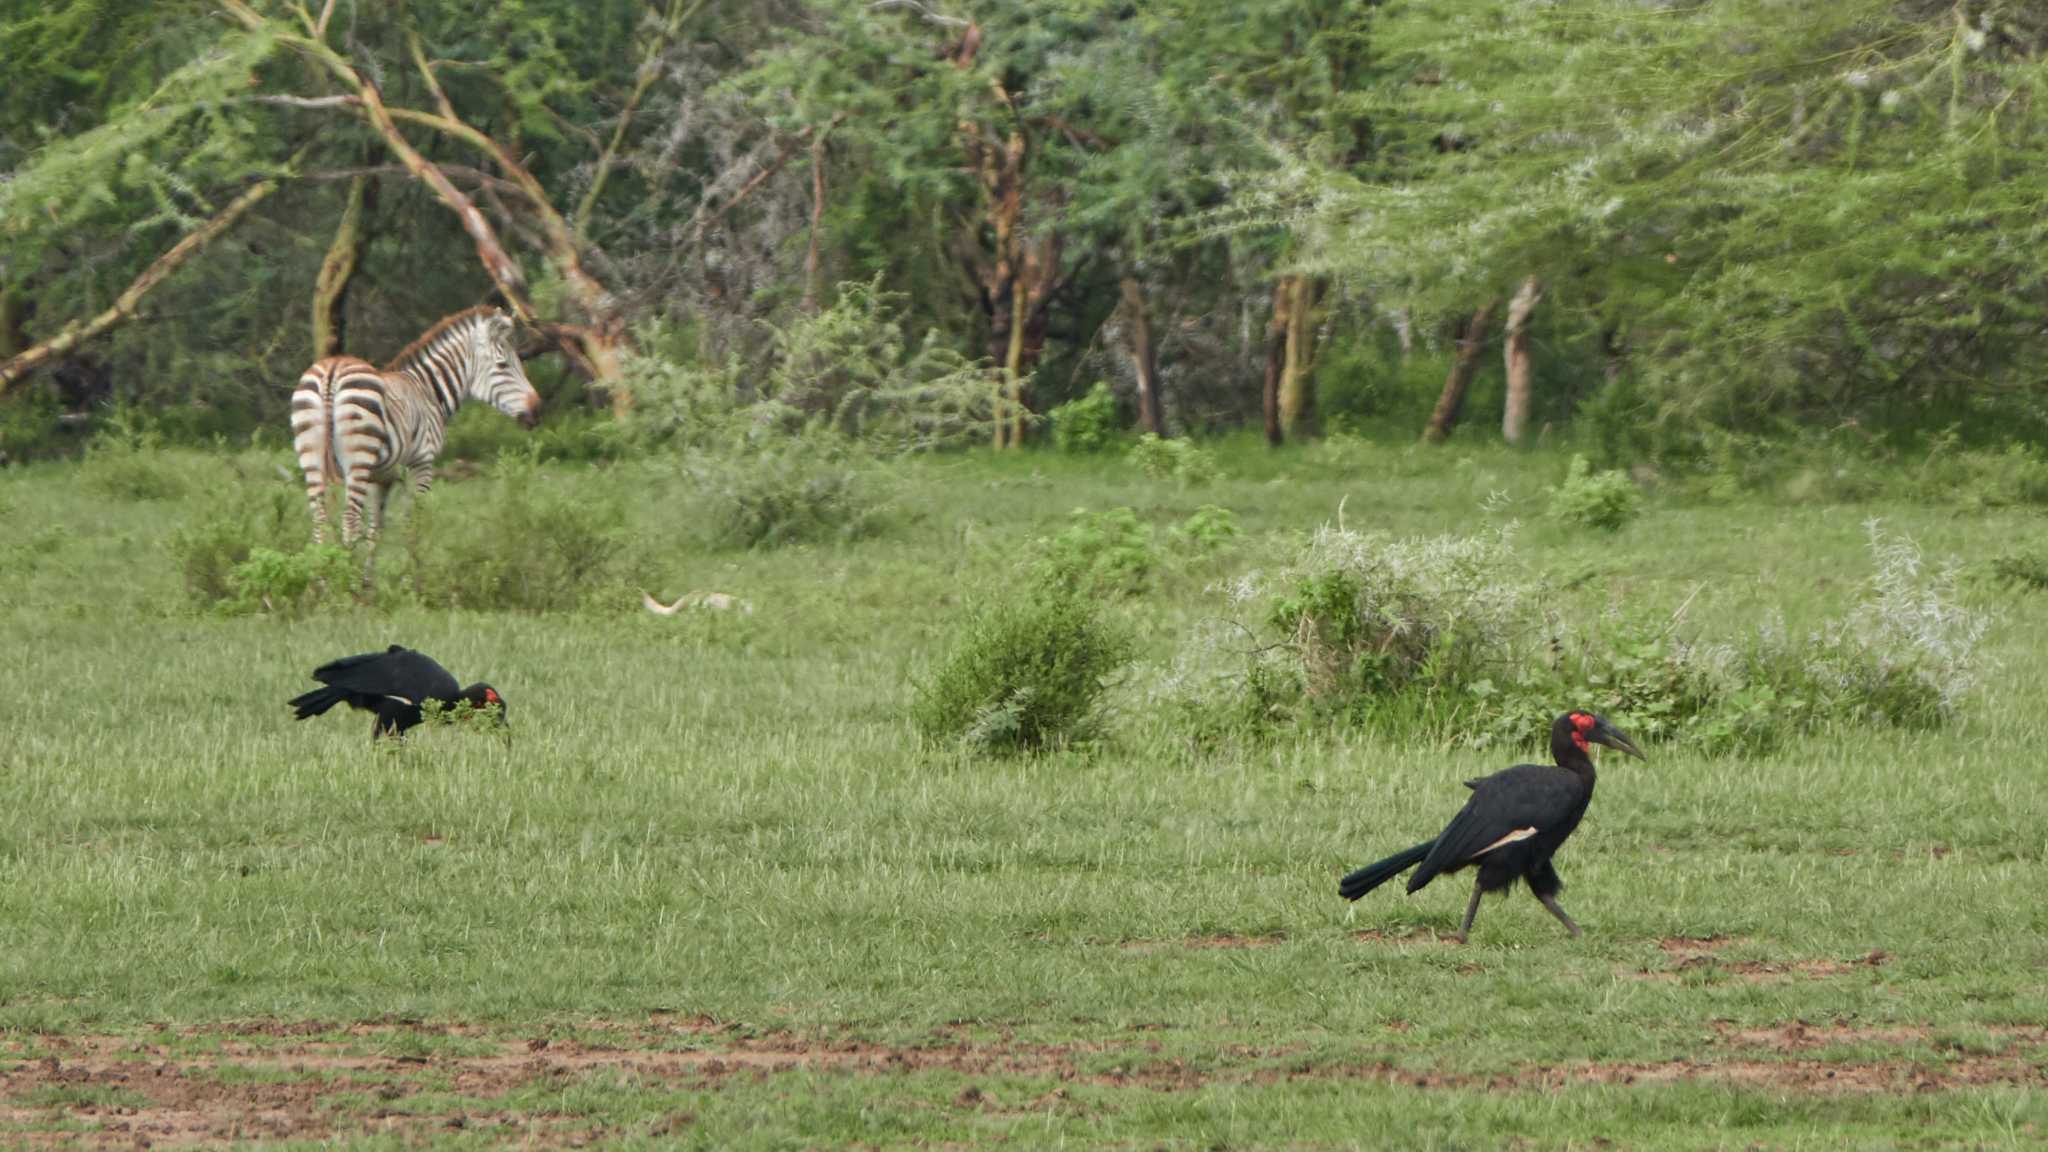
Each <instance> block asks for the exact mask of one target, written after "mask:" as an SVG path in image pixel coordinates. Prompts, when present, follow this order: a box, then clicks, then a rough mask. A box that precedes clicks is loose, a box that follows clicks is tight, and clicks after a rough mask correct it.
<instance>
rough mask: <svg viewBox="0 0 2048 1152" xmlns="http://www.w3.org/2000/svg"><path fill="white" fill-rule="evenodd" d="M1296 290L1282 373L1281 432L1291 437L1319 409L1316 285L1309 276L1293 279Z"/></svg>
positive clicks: (1293, 289) (1289, 303)
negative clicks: (1314, 373)
mask: <svg viewBox="0 0 2048 1152" xmlns="http://www.w3.org/2000/svg"><path fill="white" fill-rule="evenodd" d="M1289 281H1290V282H1291V283H1292V285H1293V287H1292V290H1291V297H1292V298H1291V299H1290V300H1289V302H1288V307H1287V353H1286V359H1285V362H1284V364H1283V365H1282V367H1281V371H1280V430H1281V432H1283V433H1284V434H1286V435H1288V436H1298V435H1300V434H1301V430H1302V424H1303V421H1304V420H1305V419H1307V418H1308V417H1309V416H1310V415H1312V414H1313V412H1314V408H1315V392H1314V389H1315V385H1314V381H1313V379H1312V378H1311V376H1310V373H1311V372H1312V371H1313V370H1314V356H1315V328H1314V327H1313V325H1312V323H1311V318H1312V317H1313V316H1314V314H1315V306H1316V289H1317V285H1316V282H1315V281H1314V280H1313V279H1311V278H1310V277H1307V276H1294V277H1290V278H1289Z"/></svg>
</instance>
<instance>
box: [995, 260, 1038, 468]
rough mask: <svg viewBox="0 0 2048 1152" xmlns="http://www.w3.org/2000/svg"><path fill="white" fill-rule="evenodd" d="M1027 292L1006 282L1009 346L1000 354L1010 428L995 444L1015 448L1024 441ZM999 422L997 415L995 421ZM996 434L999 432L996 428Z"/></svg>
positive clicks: (1016, 285)
mask: <svg viewBox="0 0 2048 1152" xmlns="http://www.w3.org/2000/svg"><path fill="white" fill-rule="evenodd" d="M1030 307H1031V302H1030V298H1029V295H1028V294H1027V293H1026V292H1025V291H1024V288H1023V286H1022V285H1020V284H1016V283H1014V282H1013V283H1012V284H1011V285H1010V346H1009V348H1008V349H1007V350H1006V352H1005V354H1004V356H1003V384H1004V387H1005V388H1006V389H1007V390H1008V403H1009V417H1010V421H1011V423H1010V429H1009V432H1008V439H1007V440H1003V441H999V442H998V443H997V445H996V447H998V448H1017V447H1020V446H1022V445H1023V443H1024V329H1025V328H1026V327H1028V326H1029V325H1028V322H1027V321H1028V317H1027V310H1028V309H1029V308H1030ZM1001 422H1002V420H1001V417H1000V416H999V417H998V418H997V423H998V424H1000V423H1001ZM997 435H998V436H1002V435H1003V433H1002V432H1001V431H998V433H997Z"/></svg>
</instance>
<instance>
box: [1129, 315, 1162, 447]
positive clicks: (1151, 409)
mask: <svg viewBox="0 0 2048 1152" xmlns="http://www.w3.org/2000/svg"><path fill="white" fill-rule="evenodd" d="M1123 296H1124V323H1125V327H1126V328H1128V329H1129V330H1130V334H1131V371H1132V373H1133V374H1134V375H1136V376H1137V378H1138V424H1139V426H1140V427H1142V428H1144V429H1145V431H1147V432H1150V433H1152V434H1153V435H1154V436H1161V437H1163V436H1165V435H1166V414H1165V412H1164V411H1163V410H1162V409H1161V408H1160V404H1159V362H1158V360H1157V358H1156V357H1155V356H1154V355H1153V351H1152V320H1151V318H1150V317H1149V316H1147V315H1146V314H1145V289H1144V286H1143V285H1141V284H1139V283H1138V278H1137V277H1136V276H1129V275H1127V276H1125V277H1124V278H1123Z"/></svg>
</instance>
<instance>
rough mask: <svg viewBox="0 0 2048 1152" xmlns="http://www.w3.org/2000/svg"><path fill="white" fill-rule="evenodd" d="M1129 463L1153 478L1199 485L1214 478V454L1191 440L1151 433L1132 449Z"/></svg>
mask: <svg viewBox="0 0 2048 1152" xmlns="http://www.w3.org/2000/svg"><path fill="white" fill-rule="evenodd" d="M1130 458H1131V462H1132V463H1134V464H1136V465H1137V466H1138V468H1139V469H1140V470H1141V471H1143V472H1144V473H1145V475H1147V476H1150V477H1151V478H1152V479H1154V480H1178V481H1180V482H1181V483H1182V484H1187V485H1201V484H1207V483H1209V482H1210V481H1211V480H1214V479H1216V478H1217V477H1218V476H1219V475H1221V473H1220V472H1218V470H1217V468H1216V457H1215V456H1214V455H1212V454H1210V452H1209V451H1208V450H1207V449H1205V448H1203V447H1201V446H1200V445H1198V444H1196V443H1195V442H1194V441H1192V440H1186V439H1181V440H1166V439H1162V438H1160V437H1158V436H1154V435H1153V434H1151V433H1150V432H1147V433H1145V434H1144V435H1143V436H1140V437H1138V442H1137V444H1135V445H1133V446H1132V448H1131V455H1130Z"/></svg>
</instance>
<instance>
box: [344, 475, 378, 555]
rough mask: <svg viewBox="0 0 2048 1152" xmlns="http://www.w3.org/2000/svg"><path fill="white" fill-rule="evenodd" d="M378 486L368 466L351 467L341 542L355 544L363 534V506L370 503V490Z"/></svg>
mask: <svg viewBox="0 0 2048 1152" xmlns="http://www.w3.org/2000/svg"><path fill="white" fill-rule="evenodd" d="M376 487H378V485H377V484H376V482H375V481H373V480H371V479H370V471H369V469H367V468H364V469H361V470H357V469H353V468H352V469H350V470H349V473H348V504H347V507H345V508H343V509H342V512H341V542H342V543H343V544H344V545H346V544H353V543H355V541H356V538H357V537H358V536H361V535H363V508H364V506H365V505H366V504H368V503H369V499H370V491H371V489H373V488H376Z"/></svg>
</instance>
